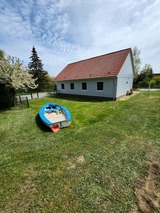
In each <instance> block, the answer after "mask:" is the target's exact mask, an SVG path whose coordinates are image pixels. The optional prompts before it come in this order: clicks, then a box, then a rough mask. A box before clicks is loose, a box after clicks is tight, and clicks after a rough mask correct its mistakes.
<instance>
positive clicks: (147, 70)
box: [134, 64, 153, 85]
mask: <svg viewBox="0 0 160 213" xmlns="http://www.w3.org/2000/svg"><path fill="white" fill-rule="evenodd" d="M152 77H153V70H152V67H151V65H150V64H145V66H144V68H143V70H142V71H141V73H140V74H139V75H138V76H137V77H136V79H135V81H134V83H136V84H139V85H144V84H147V85H151V83H152V84H153V82H152V81H151V80H152Z"/></svg>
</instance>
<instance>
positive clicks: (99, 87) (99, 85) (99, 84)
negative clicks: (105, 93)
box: [97, 82, 103, 91]
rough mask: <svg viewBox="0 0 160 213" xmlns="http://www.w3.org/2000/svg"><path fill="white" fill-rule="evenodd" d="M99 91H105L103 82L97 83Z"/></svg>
mask: <svg viewBox="0 0 160 213" xmlns="http://www.w3.org/2000/svg"><path fill="white" fill-rule="evenodd" d="M97 90H99V91H102V90H103V82H97Z"/></svg>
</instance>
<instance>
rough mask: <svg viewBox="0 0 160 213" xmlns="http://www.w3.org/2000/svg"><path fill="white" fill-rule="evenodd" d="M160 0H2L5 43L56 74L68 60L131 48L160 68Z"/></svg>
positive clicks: (1, 45)
mask: <svg viewBox="0 0 160 213" xmlns="http://www.w3.org/2000/svg"><path fill="white" fill-rule="evenodd" d="M159 8H160V0H134V1H133V0H121V1H119V0H94V1H93V0H1V1H0V49H2V50H4V51H5V53H6V54H7V55H12V56H17V57H19V58H20V60H22V61H23V63H24V65H28V63H29V62H30V59H29V57H30V56H31V50H32V47H33V45H34V46H35V48H36V50H37V52H38V55H39V57H40V59H41V60H42V63H43V64H44V69H45V70H47V71H48V73H49V74H50V75H51V76H56V75H57V74H58V73H59V72H60V71H61V70H62V69H63V68H64V67H65V66H66V65H67V64H68V63H72V62H75V61H78V60H82V59H85V58H90V57H94V56H97V55H101V54H106V53H109V52H112V51H117V50H120V49H125V48H129V47H131V48H133V47H135V46H137V48H138V49H139V50H140V51H141V54H140V58H141V59H142V65H141V66H142V68H143V66H144V65H145V64H151V66H152V68H153V71H154V72H155V73H156V72H160V13H159Z"/></svg>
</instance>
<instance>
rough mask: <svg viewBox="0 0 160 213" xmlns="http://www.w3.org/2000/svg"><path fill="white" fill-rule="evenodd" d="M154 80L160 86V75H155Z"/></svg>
mask: <svg viewBox="0 0 160 213" xmlns="http://www.w3.org/2000/svg"><path fill="white" fill-rule="evenodd" d="M152 80H154V81H155V83H156V85H159V86H160V76H154V77H153V78H152Z"/></svg>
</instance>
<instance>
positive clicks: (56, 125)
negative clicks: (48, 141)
mask: <svg viewBox="0 0 160 213" xmlns="http://www.w3.org/2000/svg"><path fill="white" fill-rule="evenodd" d="M51 130H52V132H54V133H56V132H58V131H59V130H60V128H59V126H58V124H55V125H53V126H52V127H51Z"/></svg>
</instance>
